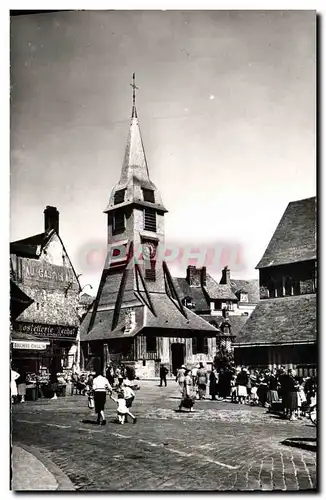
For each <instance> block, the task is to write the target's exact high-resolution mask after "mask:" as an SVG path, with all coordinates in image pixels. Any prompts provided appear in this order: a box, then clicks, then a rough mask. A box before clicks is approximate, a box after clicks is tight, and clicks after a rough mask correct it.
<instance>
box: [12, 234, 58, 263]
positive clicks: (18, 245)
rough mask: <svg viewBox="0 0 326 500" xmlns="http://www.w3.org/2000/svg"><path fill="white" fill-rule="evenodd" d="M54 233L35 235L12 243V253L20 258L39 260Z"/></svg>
mask: <svg viewBox="0 0 326 500" xmlns="http://www.w3.org/2000/svg"><path fill="white" fill-rule="evenodd" d="M53 234H54V231H53V230H51V231H46V232H44V233H39V234H35V235H34V236H30V237H29V238H24V239H22V240H16V241H13V242H12V243H10V253H11V254H14V255H19V256H20V257H29V258H36V259H37V258H38V257H39V256H40V254H41V250H42V249H43V248H44V247H45V245H46V244H47V243H48V241H49V240H50V239H51V236H52V235H53Z"/></svg>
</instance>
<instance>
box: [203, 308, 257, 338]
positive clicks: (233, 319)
mask: <svg viewBox="0 0 326 500" xmlns="http://www.w3.org/2000/svg"><path fill="white" fill-rule="evenodd" d="M200 316H201V318H203V319H204V320H205V321H208V322H210V321H215V322H216V323H217V324H218V326H219V327H220V325H221V324H222V323H223V322H224V321H225V320H224V318H223V317H222V316H212V315H210V314H201V315H200ZM247 321H248V316H239V315H234V316H229V317H228V322H229V323H230V325H231V333H232V335H235V336H237V335H238V334H239V331H240V330H241V328H242V327H243V326H244V325H245V323H246V322H247ZM235 342H237V339H235Z"/></svg>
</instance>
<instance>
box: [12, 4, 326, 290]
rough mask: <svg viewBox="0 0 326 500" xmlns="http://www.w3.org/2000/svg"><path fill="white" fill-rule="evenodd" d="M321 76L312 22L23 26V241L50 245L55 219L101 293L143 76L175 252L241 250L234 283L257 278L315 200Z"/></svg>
mask: <svg viewBox="0 0 326 500" xmlns="http://www.w3.org/2000/svg"><path fill="white" fill-rule="evenodd" d="M315 63H316V58H315V13H314V12H313V11H297V12H296V11H286V12H279V11H265V12H264V11H242V12H236V11H202V12H201V11H184V12H178V11H168V12H164V11H138V12H136V11H122V12H119V11H115V12H102V11H87V12H62V13H51V14H38V15H33V16H31V15H29V16H21V17H16V18H13V19H12V21H11V240H16V239H20V238H25V237H28V236H31V235H33V234H36V233H39V232H42V231H43V210H44V208H45V206H46V205H54V206H56V207H58V209H59V211H60V235H61V237H62V239H63V241H64V244H65V246H66V249H67V251H68V253H69V255H70V258H71V260H72V262H73V264H74V266H75V268H76V272H77V273H83V276H82V278H81V282H82V284H83V285H84V284H86V283H91V284H92V285H93V287H94V291H95V289H96V288H97V286H98V282H99V279H100V275H101V263H102V262H101V258H102V260H103V261H104V248H105V245H106V224H107V220H106V215H105V214H103V210H104V209H105V207H106V205H107V203H108V200H109V195H110V191H111V189H112V187H113V186H114V185H115V184H116V183H117V181H118V180H119V177H120V169H121V164H122V159H123V156H124V147H125V142H126V137H127V133H128V127H129V121H130V114H131V101H132V94H131V88H130V85H129V84H130V82H131V81H132V80H131V79H132V73H133V72H134V71H135V72H136V83H137V86H138V87H139V91H138V93H137V110H138V116H139V119H140V125H141V131H142V136H143V141H144V146H145V150H146V155H147V161H148V166H149V171H150V176H151V178H152V180H153V182H154V183H155V184H156V186H157V187H158V189H159V190H160V192H161V194H162V198H163V203H164V205H165V206H166V208H167V209H168V210H169V213H168V214H166V215H165V220H166V225H165V228H166V232H165V234H166V241H167V243H168V244H169V243H171V244H176V243H177V244H179V245H181V246H184V245H191V244H194V245H198V244H199V243H205V244H211V245H213V244H214V243H217V242H219V243H221V242H222V243H225V244H226V245H230V244H231V245H235V246H237V245H240V247H241V248H242V256H243V262H242V266H240V267H239V266H237V267H236V266H235V265H234V264H233V263H232V262H230V267H231V274H232V276H233V277H239V278H256V277H258V273H257V271H255V269H254V268H255V266H256V264H257V263H258V261H259V260H260V258H261V256H262V254H263V252H264V250H265V248H266V246H267V244H268V242H269V240H270V238H271V236H272V234H273V232H274V230H275V228H276V226H277V224H278V222H279V220H280V218H281V216H282V214H283V212H284V210H285V208H286V206H287V204H288V203H289V202H290V201H293V200H297V199H301V198H306V197H310V196H314V195H315V194H316V161H315V153H316V150H315V139H316V137H315V112H316V110H315V98H316V89H315V87H316V81H315ZM92 250H93V253H92V258H90V253H91V251H92ZM99 256H100V257H99ZM171 267H172V271H173V273H174V274H175V275H179V276H182V275H184V274H185V270H184V269H180V268H177V267H176V266H173V265H172V266H171ZM211 273H212V274H213V275H214V276H215V277H218V278H219V277H220V269H211Z"/></svg>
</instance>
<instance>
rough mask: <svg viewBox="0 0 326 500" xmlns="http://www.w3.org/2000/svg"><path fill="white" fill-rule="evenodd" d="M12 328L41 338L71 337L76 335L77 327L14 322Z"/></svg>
mask: <svg viewBox="0 0 326 500" xmlns="http://www.w3.org/2000/svg"><path fill="white" fill-rule="evenodd" d="M13 330H14V331H16V332H21V333H28V334H31V335H34V336H35V337H41V338H47V337H48V338H58V339H60V338H61V339H66V338H69V339H72V338H75V337H76V335H77V328H76V327H73V326H60V325H41V324H40V323H18V322H16V323H14V324H13Z"/></svg>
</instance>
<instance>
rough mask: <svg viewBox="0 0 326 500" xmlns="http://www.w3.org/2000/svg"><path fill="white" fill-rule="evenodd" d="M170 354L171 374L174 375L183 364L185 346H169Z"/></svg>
mask: <svg viewBox="0 0 326 500" xmlns="http://www.w3.org/2000/svg"><path fill="white" fill-rule="evenodd" d="M171 353H172V372H173V374H174V375H176V373H177V370H178V369H179V368H180V366H181V365H183V363H184V359H185V345H184V344H171Z"/></svg>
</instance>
